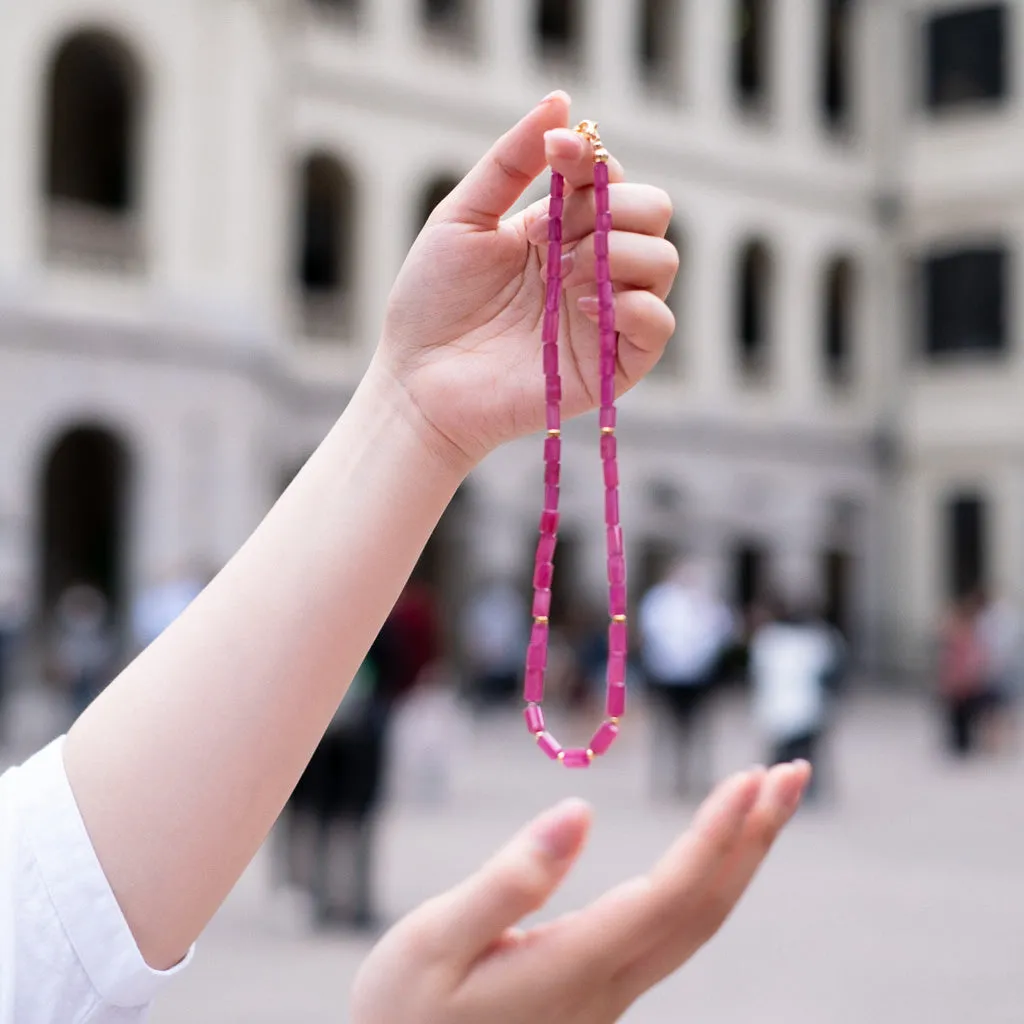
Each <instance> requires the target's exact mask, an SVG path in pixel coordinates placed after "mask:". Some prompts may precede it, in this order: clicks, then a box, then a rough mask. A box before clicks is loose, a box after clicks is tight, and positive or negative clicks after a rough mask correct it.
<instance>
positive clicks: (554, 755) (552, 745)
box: [537, 732, 562, 761]
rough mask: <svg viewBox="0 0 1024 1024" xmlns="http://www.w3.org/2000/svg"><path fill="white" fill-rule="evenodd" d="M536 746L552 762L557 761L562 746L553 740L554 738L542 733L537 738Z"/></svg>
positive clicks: (549, 734) (547, 733)
mask: <svg viewBox="0 0 1024 1024" xmlns="http://www.w3.org/2000/svg"><path fill="white" fill-rule="evenodd" d="M537 746H538V747H540V749H541V750H543V751H544V753H545V754H547V755H548V757H550V758H551V760H552V761H557V760H558V755H559V754H560V753H561V752H562V744H561V743H559V742H558V740H556V739H555V737H554V736H552V735H551V733H549V732H542V733H540V734H539V735H538V736H537Z"/></svg>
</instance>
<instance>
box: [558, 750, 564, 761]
mask: <svg viewBox="0 0 1024 1024" xmlns="http://www.w3.org/2000/svg"><path fill="white" fill-rule="evenodd" d="M558 760H559V761H564V760H565V751H564V750H560V751H559V752H558Z"/></svg>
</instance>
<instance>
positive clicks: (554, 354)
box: [543, 344, 558, 377]
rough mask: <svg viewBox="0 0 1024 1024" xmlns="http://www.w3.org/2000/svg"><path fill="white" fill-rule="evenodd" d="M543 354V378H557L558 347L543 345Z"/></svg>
mask: <svg viewBox="0 0 1024 1024" xmlns="http://www.w3.org/2000/svg"><path fill="white" fill-rule="evenodd" d="M543 354H544V376H545V377H557V376H558V346H557V345H552V344H545V345H544V346H543Z"/></svg>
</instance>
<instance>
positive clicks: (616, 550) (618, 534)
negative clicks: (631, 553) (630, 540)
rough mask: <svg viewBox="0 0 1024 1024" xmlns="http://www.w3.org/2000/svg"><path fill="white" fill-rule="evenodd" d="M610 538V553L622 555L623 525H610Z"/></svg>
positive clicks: (607, 532) (623, 613) (622, 613)
mask: <svg viewBox="0 0 1024 1024" xmlns="http://www.w3.org/2000/svg"><path fill="white" fill-rule="evenodd" d="M605 532H606V534H607V539H608V554H609V555H620V556H621V555H622V527H621V526H609V527H608V528H607V530H606V531H605ZM613 614H615V615H625V614H626V613H625V612H613Z"/></svg>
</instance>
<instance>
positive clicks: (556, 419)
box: [545, 402, 562, 430]
mask: <svg viewBox="0 0 1024 1024" xmlns="http://www.w3.org/2000/svg"><path fill="white" fill-rule="evenodd" d="M545 426H546V428H547V429H548V430H558V429H559V428H560V427H561V426H562V412H561V410H560V409H559V408H558V403H557V402H548V405H547V409H546V410H545Z"/></svg>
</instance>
